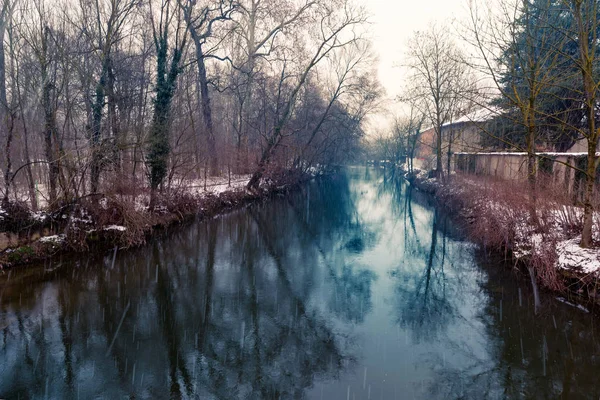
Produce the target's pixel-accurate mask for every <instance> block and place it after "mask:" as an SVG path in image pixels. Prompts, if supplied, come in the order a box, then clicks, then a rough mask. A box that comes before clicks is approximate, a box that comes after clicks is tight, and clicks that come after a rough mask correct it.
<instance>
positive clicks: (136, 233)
mask: <svg viewBox="0 0 600 400" xmlns="http://www.w3.org/2000/svg"><path fill="white" fill-rule="evenodd" d="M322 175H324V172H322V171H317V169H315V168H313V169H310V170H308V171H304V170H301V169H292V170H280V171H279V172H278V173H276V174H271V175H270V176H269V177H268V178H267V179H264V180H263V183H262V184H261V186H260V187H259V188H258V189H257V190H248V188H247V184H248V182H249V180H250V176H249V175H248V176H246V175H241V176H235V177H232V178H228V177H224V178H213V179H212V180H211V182H210V184H207V183H206V182H202V183H198V182H189V183H188V185H185V186H182V187H181V188H179V189H177V190H172V191H170V192H165V193H163V194H162V195H161V196H159V197H158V198H157V200H156V204H155V205H154V207H153V209H151V208H150V207H149V206H150V204H149V203H150V194H149V193H142V194H139V193H137V194H123V193H111V194H103V195H98V196H96V197H93V196H87V197H84V198H81V199H78V200H77V201H74V202H71V203H69V204H66V205H64V206H62V207H60V208H59V209H57V210H54V211H38V212H33V211H31V210H30V209H29V208H27V206H26V204H24V203H11V208H10V209H5V208H0V271H1V270H6V269H9V268H13V267H17V266H26V265H29V264H34V263H36V262H41V261H44V260H47V259H50V258H52V257H54V256H57V255H59V254H68V253H83V252H86V251H99V250H102V249H109V248H114V247H118V248H125V249H127V248H133V247H138V246H142V245H144V244H145V243H146V240H147V239H148V238H149V237H150V236H151V235H152V234H153V232H154V231H156V230H160V229H165V228H168V227H170V226H173V225H175V224H177V223H183V222H186V221H189V220H191V219H194V218H202V219H204V218H212V217H215V216H218V215H221V214H223V213H226V212H228V211H232V210H234V209H238V208H242V207H244V206H247V205H249V204H251V203H254V202H257V201H261V200H264V199H266V198H269V197H271V196H273V195H276V194H278V193H286V192H288V191H290V190H294V189H295V188H297V187H298V186H299V185H301V184H303V183H304V182H307V181H310V180H312V179H314V178H316V177H318V176H322Z"/></svg>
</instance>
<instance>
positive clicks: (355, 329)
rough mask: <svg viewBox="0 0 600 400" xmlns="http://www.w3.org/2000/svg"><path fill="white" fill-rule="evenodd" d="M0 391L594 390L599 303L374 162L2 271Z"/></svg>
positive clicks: (461, 393)
mask: <svg viewBox="0 0 600 400" xmlns="http://www.w3.org/2000/svg"><path fill="white" fill-rule="evenodd" d="M0 329H1V330H0V398H6V399H36V398H37V399H42V398H48V399H92V398H94V399H97V398H105V399H119V398H136V399H168V398H200V399H290V398H293V399H296V398H300V399H302V398H306V399H413V398H416V399H447V398H473V399H482V398H492V399H494V398H510V399H513V398H543V399H546V398H547V399H554V398H560V397H562V398H573V399H581V398H593V399H598V398H599V397H600V379H599V376H600V344H599V341H598V322H597V317H593V316H591V315H590V314H587V313H585V312H583V311H581V310H579V309H576V308H574V307H571V306H568V305H565V304H562V303H560V302H557V301H556V300H555V297H554V296H551V295H548V294H544V295H543V296H542V308H541V310H540V312H539V313H538V314H537V315H536V314H535V313H534V302H533V298H532V296H531V289H530V287H529V286H528V281H527V279H525V278H519V277H518V276H516V275H515V273H514V272H511V271H510V270H509V269H507V268H506V267H505V266H504V265H503V262H502V260H498V259H492V258H488V257H486V256H485V254H482V253H481V252H480V251H477V249H476V247H475V246H473V245H472V244H471V243H469V242H468V241H465V240H463V239H462V238H461V235H460V232H458V231H457V229H456V227H455V226H453V224H452V222H451V221H449V220H448V219H447V218H446V216H445V215H444V214H443V213H442V212H441V211H440V210H437V209H436V208H435V207H433V205H432V204H430V199H429V198H428V197H426V196H424V195H421V194H419V193H417V192H414V191H412V190H411V189H410V188H408V187H406V186H405V185H404V183H403V182H402V180H400V179H396V178H395V177H393V176H391V175H390V174H389V172H388V173H386V172H385V171H384V170H379V169H368V168H349V169H348V170H347V171H346V172H345V173H343V174H340V175H338V176H336V177H335V178H332V179H328V180H321V181H316V182H313V183H311V184H309V185H308V186H306V187H305V188H303V189H302V190H301V191H299V192H297V193H295V194H293V195H291V196H288V197H281V198H276V199H273V200H270V201H267V202H265V203H263V204H257V205H253V206H251V207H249V208H246V209H243V210H240V211H236V212H234V213H232V214H229V215H226V216H223V217H219V218H215V219H212V220H210V221H204V222H197V223H193V224H191V225H189V226H186V227H184V228H179V229H176V230H173V231H170V232H168V234H165V235H163V237H159V238H155V239H153V240H152V241H151V242H150V243H149V244H148V245H147V246H145V247H143V248H139V249H135V250H130V251H121V250H118V251H116V252H115V251H111V252H108V253H106V254H105V255H103V256H95V257H89V258H88V257H81V258H79V259H75V260H73V259H64V260H58V259H57V260H53V261H52V262H47V263H46V264H45V265H43V266H39V267H36V268H29V269H23V270H14V271H11V272H9V273H4V274H2V275H1V276H0Z"/></svg>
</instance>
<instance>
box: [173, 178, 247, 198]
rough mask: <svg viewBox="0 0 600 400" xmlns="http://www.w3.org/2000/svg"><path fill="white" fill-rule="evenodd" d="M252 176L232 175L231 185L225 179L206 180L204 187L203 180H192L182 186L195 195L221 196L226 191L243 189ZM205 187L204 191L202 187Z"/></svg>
mask: <svg viewBox="0 0 600 400" xmlns="http://www.w3.org/2000/svg"><path fill="white" fill-rule="evenodd" d="M251 176H252V175H232V176H231V185H229V179H228V178H227V177H219V178H207V179H206V185H205V181H204V179H193V180H189V181H187V182H184V183H183V184H184V185H185V187H187V188H188V190H189V192H190V193H192V194H197V195H206V194H208V193H212V194H221V193H223V192H226V191H228V190H237V189H242V188H244V187H245V186H246V185H247V184H248V182H249V181H250V178H251ZM205 186H206V190H205V189H204V187H205Z"/></svg>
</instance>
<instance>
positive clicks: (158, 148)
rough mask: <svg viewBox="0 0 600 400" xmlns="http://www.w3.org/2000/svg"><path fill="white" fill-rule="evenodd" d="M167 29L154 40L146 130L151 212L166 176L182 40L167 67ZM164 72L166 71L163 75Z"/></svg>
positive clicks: (183, 45)
mask: <svg viewBox="0 0 600 400" xmlns="http://www.w3.org/2000/svg"><path fill="white" fill-rule="evenodd" d="M166 32H167V30H166V29H165V30H164V31H161V36H160V37H158V38H155V44H156V53H157V54H156V60H157V61H156V72H157V74H156V98H155V99H154V115H153V117H152V127H151V128H150V138H149V145H148V152H147V155H146V162H147V163H148V166H149V170H150V176H149V178H150V209H151V210H152V209H154V206H155V204H156V192H157V190H158V189H159V187H160V185H161V184H162V182H163V180H164V179H165V177H166V176H167V168H168V162H169V154H170V152H171V146H170V144H169V125H170V124H169V122H170V114H171V102H172V100H173V95H174V94H175V87H176V86H175V85H176V81H177V76H178V75H179V72H180V68H179V62H180V60H181V55H182V52H183V48H184V47H185V40H184V41H183V42H182V43H181V45H180V47H176V48H175V49H173V57H172V59H171V65H170V66H168V59H167V52H168V48H169V47H168V42H167V33H166ZM167 71H168V72H167Z"/></svg>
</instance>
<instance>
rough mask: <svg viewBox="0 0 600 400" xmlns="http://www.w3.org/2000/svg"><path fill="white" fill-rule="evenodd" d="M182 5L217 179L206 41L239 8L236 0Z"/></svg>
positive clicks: (183, 1) (185, 0)
mask: <svg viewBox="0 0 600 400" xmlns="http://www.w3.org/2000/svg"><path fill="white" fill-rule="evenodd" d="M179 4H180V5H181V8H182V9H183V16H184V18H185V22H186V24H187V28H188V31H189V33H190V36H191V37H192V40H193V42H194V47H195V49H196V65H197V67H198V93H199V103H200V104H201V111H202V122H203V125H204V134H205V135H206V142H207V144H208V156H209V157H210V171H211V174H212V175H217V174H218V172H219V165H218V158H217V148H216V143H215V142H216V140H215V132H214V126H213V116H212V108H211V104H210V94H209V87H208V84H209V82H208V77H207V73H206V59H207V58H208V56H209V54H208V52H207V50H206V49H205V45H206V42H207V40H208V39H210V38H211V36H212V35H213V27H214V25H215V24H216V23H218V22H222V21H227V20H231V16H232V14H233V12H234V11H235V10H236V8H237V4H236V3H235V2H234V1H233V0H218V1H212V0H208V1H206V2H205V3H204V4H201V5H198V1H197V0H180V3H179Z"/></svg>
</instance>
